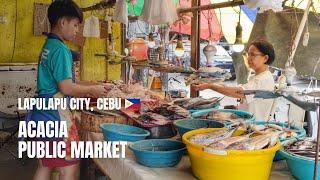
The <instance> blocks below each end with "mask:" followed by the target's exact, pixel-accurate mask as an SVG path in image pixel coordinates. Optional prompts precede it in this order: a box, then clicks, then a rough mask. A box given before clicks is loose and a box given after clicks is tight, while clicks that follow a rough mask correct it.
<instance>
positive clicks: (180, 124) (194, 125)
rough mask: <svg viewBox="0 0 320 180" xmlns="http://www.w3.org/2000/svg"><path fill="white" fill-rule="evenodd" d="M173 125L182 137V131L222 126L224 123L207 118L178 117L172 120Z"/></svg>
mask: <svg viewBox="0 0 320 180" xmlns="http://www.w3.org/2000/svg"><path fill="white" fill-rule="evenodd" d="M173 124H174V126H175V127H176V129H177V130H178V132H179V134H180V136H181V137H182V136H183V134H184V133H186V132H188V131H192V130H195V129H200V128H223V127H225V126H226V125H225V124H223V123H221V122H218V121H214V120H207V119H180V120H176V121H174V122H173Z"/></svg>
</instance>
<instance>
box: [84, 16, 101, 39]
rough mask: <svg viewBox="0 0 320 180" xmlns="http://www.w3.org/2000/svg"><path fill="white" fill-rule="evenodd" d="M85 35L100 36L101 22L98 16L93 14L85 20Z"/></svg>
mask: <svg viewBox="0 0 320 180" xmlns="http://www.w3.org/2000/svg"><path fill="white" fill-rule="evenodd" d="M83 36H84V37H96V38H99V37H100V24H99V19H98V18H97V17H95V16H93V15H91V16H90V17H88V18H87V19H86V20H85V21H84V27H83Z"/></svg>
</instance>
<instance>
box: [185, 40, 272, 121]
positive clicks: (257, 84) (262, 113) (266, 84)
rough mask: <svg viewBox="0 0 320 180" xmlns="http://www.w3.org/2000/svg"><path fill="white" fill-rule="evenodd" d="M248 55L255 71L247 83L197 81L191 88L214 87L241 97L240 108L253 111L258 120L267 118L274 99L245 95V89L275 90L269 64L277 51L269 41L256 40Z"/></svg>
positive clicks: (197, 89) (198, 89) (249, 63)
mask: <svg viewBox="0 0 320 180" xmlns="http://www.w3.org/2000/svg"><path fill="white" fill-rule="evenodd" d="M246 55H247V60H248V65H249V67H250V68H251V69H252V70H254V72H255V75H254V76H252V77H250V79H249V81H248V82H247V83H246V84H240V85H239V86H235V87H231V86H226V85H224V84H216V83H210V84H208V83H199V84H198V83H196V84H192V85H191V88H192V89H193V90H195V91H200V90H204V89H212V90H214V91H217V92H219V93H221V94H224V95H226V96H230V97H234V98H240V99H241V105H240V106H239V109H242V110H245V111H249V112H251V113H253V114H254V115H255V117H256V119H257V120H267V119H268V117H269V115H270V112H271V108H272V104H273V101H274V100H273V99H261V98H253V96H254V95H244V93H243V90H267V91H273V90H274V87H275V83H274V79H273V75H272V73H271V72H270V71H269V65H270V64H272V63H273V61H274V59H275V52H274V49H273V46H272V45H271V44H270V43H269V42H267V41H265V40H256V41H254V42H252V43H251V44H250V45H249V48H248V52H247V53H246Z"/></svg>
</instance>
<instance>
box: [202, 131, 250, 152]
mask: <svg viewBox="0 0 320 180" xmlns="http://www.w3.org/2000/svg"><path fill="white" fill-rule="evenodd" d="M250 135H251V134H245V135H242V136H234V137H228V138H225V139H222V140H221V141H218V142H215V143H212V144H210V145H209V146H208V147H207V148H212V149H215V150H223V149H226V148H227V147H228V146H230V145H231V144H234V143H239V142H242V141H245V140H248V139H249V137H250Z"/></svg>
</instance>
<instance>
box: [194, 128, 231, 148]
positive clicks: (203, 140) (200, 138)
mask: <svg viewBox="0 0 320 180" xmlns="http://www.w3.org/2000/svg"><path fill="white" fill-rule="evenodd" d="M235 130H236V129H232V130H228V129H223V130H218V131H215V132H210V133H204V134H197V135H194V136H192V137H190V142H192V143H194V144H199V145H205V146H207V145H210V144H212V143H214V142H217V141H220V140H222V139H225V138H228V137H231V135H232V134H233V133H234V132H235Z"/></svg>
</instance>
